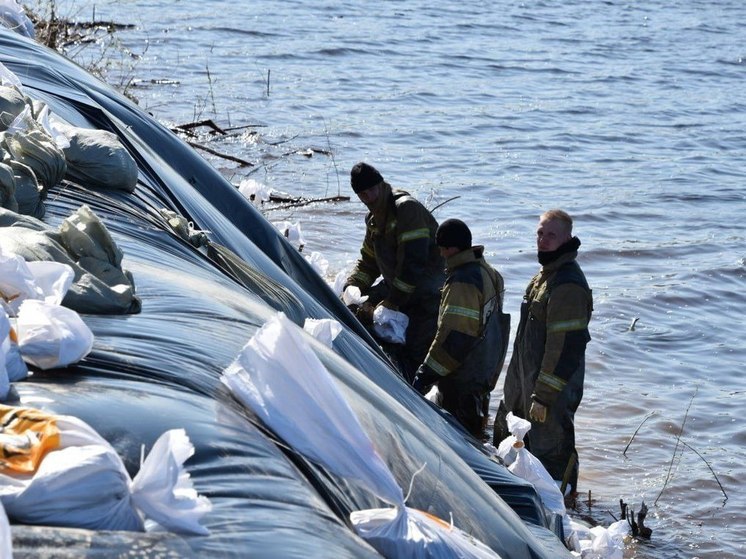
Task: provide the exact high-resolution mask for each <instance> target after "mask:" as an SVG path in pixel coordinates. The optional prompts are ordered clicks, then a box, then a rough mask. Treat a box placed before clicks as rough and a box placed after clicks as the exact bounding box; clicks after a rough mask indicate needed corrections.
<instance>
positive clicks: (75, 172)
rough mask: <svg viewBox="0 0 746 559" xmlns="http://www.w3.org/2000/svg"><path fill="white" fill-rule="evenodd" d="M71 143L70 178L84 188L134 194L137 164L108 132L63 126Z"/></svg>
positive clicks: (66, 151) (68, 153)
mask: <svg viewBox="0 0 746 559" xmlns="http://www.w3.org/2000/svg"><path fill="white" fill-rule="evenodd" d="M61 129H62V132H63V133H64V135H65V136H66V137H67V139H68V140H69V141H70V146H69V147H67V148H65V149H64V150H63V151H64V154H65V159H66V161H67V177H68V178H69V179H71V180H73V181H75V182H77V183H79V184H80V185H82V186H85V187H91V188H104V189H112V190H124V191H126V192H130V193H131V192H134V191H135V186H136V185H137V163H135V160H134V159H133V158H132V156H131V155H130V154H129V152H128V151H127V149H126V148H125V147H124V146H123V145H122V143H121V142H120V141H119V137H118V136H117V135H116V134H114V133H112V132H109V131H108V130H92V129H89V128H77V127H75V126H61Z"/></svg>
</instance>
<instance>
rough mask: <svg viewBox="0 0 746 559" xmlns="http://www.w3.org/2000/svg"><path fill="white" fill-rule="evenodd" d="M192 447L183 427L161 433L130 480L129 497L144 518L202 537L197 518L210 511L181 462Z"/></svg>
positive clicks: (210, 505)
mask: <svg viewBox="0 0 746 559" xmlns="http://www.w3.org/2000/svg"><path fill="white" fill-rule="evenodd" d="M192 455H194V446H193V445H192V443H191V441H190V440H189V437H187V434H186V431H184V429H172V430H171V431H167V432H165V433H164V434H163V435H161V436H160V437H159V438H158V440H157V441H156V442H155V444H154V445H153V448H152V449H151V451H150V452H149V453H148V456H147V458H146V459H145V461H144V462H143V464H142V465H141V466H140V471H139V472H138V473H137V475H136V476H135V479H134V480H133V481H132V488H131V490H132V499H133V501H134V503H135V506H136V507H137V508H138V509H139V510H141V511H142V512H143V513H144V514H145V516H146V517H148V518H150V519H153V520H154V521H155V522H157V523H158V525H159V526H161V527H163V528H165V529H166V530H170V531H172V532H177V533H184V534H197V535H201V536H206V535H208V534H209V533H210V532H209V530H208V529H207V528H205V527H204V526H201V525H200V523H199V521H200V519H201V518H202V517H203V516H204V515H205V514H207V513H208V512H210V511H211V510H212V504H211V503H210V501H209V500H208V499H207V497H204V496H201V495H198V494H197V491H196V490H195V489H194V486H193V485H192V480H191V478H190V477H189V473H188V472H187V471H186V470H185V469H184V467H183V465H184V462H186V461H187V459H189V458H190V457H191V456H192Z"/></svg>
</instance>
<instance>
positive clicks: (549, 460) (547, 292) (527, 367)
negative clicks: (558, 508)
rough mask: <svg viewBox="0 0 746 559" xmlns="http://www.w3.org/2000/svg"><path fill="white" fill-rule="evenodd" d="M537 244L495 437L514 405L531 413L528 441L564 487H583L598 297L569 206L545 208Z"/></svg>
mask: <svg viewBox="0 0 746 559" xmlns="http://www.w3.org/2000/svg"><path fill="white" fill-rule="evenodd" d="M536 244H537V248H538V258H539V263H540V264H541V269H540V270H539V273H538V274H536V275H535V276H534V277H533V279H532V280H531V281H530V283H529V284H528V288H527V289H526V294H525V295H524V297H523V304H522V305H521V319H520V323H519V324H518V331H517V333H516V339H515V343H514V345H513V355H512V357H511V359H510V365H509V366H508V371H507V373H506V375H505V385H504V388H503V398H504V401H503V402H501V403H500V406H499V408H498V411H497V418H496V419H495V434H494V443H495V445H498V444H499V443H500V441H501V440H502V439H504V438H505V437H506V436H507V435H508V434H509V433H507V426H506V424H505V415H506V414H507V412H510V411H512V412H513V413H514V414H515V415H517V416H520V417H522V418H526V419H530V420H531V423H532V426H531V431H530V432H529V433H528V440H527V447H528V449H529V450H530V451H531V453H532V454H533V455H534V456H536V457H537V458H538V459H539V460H540V461H541V463H542V464H543V465H544V467H545V468H546V469H547V471H548V472H549V473H550V475H551V476H552V478H553V479H554V480H557V481H560V482H561V489H562V490H563V492H565V493H567V490H570V491H572V492H577V487H578V465H579V461H578V453H577V450H576V448H575V425H574V420H575V411H576V410H577V409H578V406H579V405H580V400H581V399H582V397H583V381H584V377H585V347H586V344H587V343H588V342H589V341H590V339H591V338H590V334H589V333H588V322H589V321H590V319H591V312H592V310H593V299H592V295H591V290H590V288H589V287H588V282H587V281H586V279H585V275H584V274H583V272H582V270H581V269H580V266H579V265H578V263H577V262H576V258H577V255H578V248H579V247H580V240H579V239H578V238H577V237H573V235H572V218H571V217H570V216H569V215H568V214H567V213H566V212H564V211H562V210H549V211H547V212H544V213H543V214H542V215H541V217H540V218H539V225H538V227H537V229H536Z"/></svg>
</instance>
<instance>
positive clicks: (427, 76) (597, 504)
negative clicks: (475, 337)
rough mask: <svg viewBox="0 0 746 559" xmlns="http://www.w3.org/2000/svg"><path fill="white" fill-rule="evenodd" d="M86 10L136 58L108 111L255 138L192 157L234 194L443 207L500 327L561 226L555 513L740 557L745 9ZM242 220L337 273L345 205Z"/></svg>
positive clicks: (657, 3) (123, 2) (113, 6)
mask: <svg viewBox="0 0 746 559" xmlns="http://www.w3.org/2000/svg"><path fill="white" fill-rule="evenodd" d="M91 7H92V5H88V4H83V3H81V2H74V3H72V4H71V6H70V7H66V8H65V9H67V10H68V11H69V13H77V14H78V17H80V18H81V19H90V14H91V13H92V9H91ZM61 10H62V8H61ZM95 10H96V11H95V13H96V17H97V18H100V19H106V20H114V21H117V22H119V23H131V24H134V25H135V26H136V27H135V28H134V29H131V30H128V31H124V32H121V33H120V39H121V40H122V41H123V43H124V44H125V46H127V47H128V48H130V49H131V50H132V52H133V53H135V54H140V55H142V58H141V59H140V60H138V61H136V63H135V73H134V76H135V77H136V81H135V82H134V87H133V88H131V92H132V93H133V94H134V95H135V96H136V97H137V98H138V99H139V102H140V105H141V106H142V107H144V108H146V109H147V110H149V111H150V112H151V113H152V114H153V115H154V116H155V117H157V118H158V119H159V120H161V121H163V122H165V123H168V124H170V125H175V124H182V123H186V122H190V121H195V120H200V119H206V118H210V119H213V120H214V121H215V122H216V123H218V124H219V125H221V126H224V127H229V126H233V127H239V126H246V125H252V126H251V127H248V128H244V129H241V130H239V131H238V132H236V133H234V134H232V135H230V136H228V137H226V138H222V139H207V138H202V139H201V140H200V141H203V142H204V143H207V142H209V145H210V146H211V147H212V148H213V149H217V150H219V151H223V152H225V153H230V154H233V155H234V156H238V157H241V158H244V159H247V160H249V161H251V162H253V163H254V166H253V167H240V166H238V165H235V164H233V163H231V162H229V161H226V160H223V159H220V158H213V159H212V161H213V163H214V165H215V166H216V167H218V168H220V169H221V171H222V172H223V173H224V175H225V176H226V177H228V178H229V179H230V180H231V181H232V182H233V183H234V184H236V185H238V184H239V182H240V181H241V180H244V179H247V178H253V179H255V180H257V181H259V182H261V183H263V184H265V185H267V186H268V187H269V188H272V189H274V190H276V191H281V192H285V193H288V194H291V195H294V196H305V197H316V198H319V197H326V196H333V195H336V194H338V193H341V194H345V195H349V194H351V192H350V191H349V188H348V176H349V175H348V173H349V169H350V167H351V166H352V165H353V164H354V163H355V162H357V161H358V160H361V159H364V160H367V161H369V162H370V163H372V164H374V165H375V166H377V167H378V168H379V169H380V170H381V172H382V173H383V175H384V177H385V178H386V179H387V180H388V181H389V182H391V183H392V184H393V185H394V186H396V187H400V188H405V189H408V190H410V191H411V192H412V193H413V194H415V195H416V196H417V197H419V198H420V199H421V200H422V201H424V202H425V203H426V204H427V205H428V206H429V207H431V208H432V207H435V206H436V205H438V204H441V203H443V202H446V203H445V204H444V205H443V206H441V207H440V208H439V209H437V210H436V212H435V215H436V217H437V218H438V219H440V220H443V219H446V218H448V217H459V218H461V219H464V220H465V221H466V222H467V223H469V224H470V226H471V227H472V230H473V233H474V238H475V242H477V243H480V244H484V245H485V246H486V250H487V254H488V259H489V261H490V262H491V263H492V264H493V265H494V266H496V267H497V268H498V269H499V270H500V271H501V272H502V273H503V275H504V277H505V280H506V287H507V293H506V308H507V310H508V311H510V312H512V313H513V316H514V325H515V324H516V323H517V316H518V315H517V312H518V307H519V304H520V299H521V296H522V293H523V290H524V289H525V285H526V283H527V281H528V279H529V278H530V276H531V275H532V274H533V273H534V271H535V270H536V269H537V267H538V264H537V263H536V261H535V257H534V244H533V235H534V227H535V223H536V220H537V217H538V215H539V213H541V211H542V210H544V209H548V208H550V207H562V208H564V209H566V210H567V211H569V212H570V213H571V214H572V215H573V216H574V217H575V219H576V234H577V235H578V236H579V237H580V239H581V240H582V243H583V244H582V247H581V263H582V265H583V268H584V269H585V271H586V275H587V276H588V279H589V281H590V283H591V284H592V287H593V290H594V297H595V314H594V318H593V322H592V325H591V334H592V336H593V341H592V342H591V344H590V345H589V348H588V371H587V382H586V395H585V399H584V401H583V404H582V405H581V408H580V410H579V413H578V417H577V423H578V426H577V427H578V433H579V437H578V438H579V451H580V458H581V479H580V483H581V487H580V490H581V492H588V491H590V492H591V495H592V506H591V508H590V510H588V506H587V504H581V505H580V506H579V508H580V510H579V511H578V512H579V513H582V514H590V516H591V517H592V518H593V519H595V520H596V521H599V522H601V523H603V524H606V525H607V524H608V523H610V522H611V521H613V518H612V516H611V513H613V514H614V515H616V516H618V514H619V506H618V501H619V499H620V498H622V499H624V500H625V501H626V502H628V503H629V504H630V506H632V507H633V508H635V509H638V508H639V506H640V504H641V503H642V501H643V500H644V502H645V503H646V504H647V505H648V506H649V507H650V513H649V518H648V525H650V527H651V528H653V530H654V532H653V537H652V540H651V542H650V543H649V544H637V545H634V546H630V548H629V549H628V550H627V552H626V556H627V557H640V558H684V557H686V558H694V557H717V558H726V559H729V558H740V557H744V556H746V499H745V498H744V492H743V490H742V489H741V481H742V480H743V479H744V478H746V451H745V450H744V447H745V446H746V430H744V420H743V417H744V410H745V409H746V405H745V404H746V380H745V379H746V375H744V374H743V368H744V363H745V362H746V349H745V347H746V328H744V325H743V314H744V311H746V282H745V281H744V268H745V265H744V256H745V254H744V253H745V250H744V246H745V243H744V236H745V231H746V229H745V228H744V226H743V221H744V214H745V213H746V204H745V203H744V202H745V200H744V198H745V197H746V195H745V193H744V192H745V189H744V179H746V170H745V169H746V165H745V163H746V157H745V155H746V150H745V146H746V131H745V128H746V118H745V113H746V88H744V85H743V84H744V80H745V79H746V62H744V57H746V46H745V45H746V24H744V22H745V21H746V5H744V4H743V2H742V1H740V0H738V1H736V0H722V1H719V2H714V1H712V2H703V1H696V0H694V1H688V2H678V1H668V2H666V1H662V0H651V1H649V2H619V1H615V0H609V1H599V2H580V1H577V0H575V1H574V2H548V1H536V2H525V3H519V2H503V1H497V2H479V1H476V0H462V1H460V2H454V1H450V0H448V1H436V2H425V1H423V0H407V1H396V2H394V1H387V2H365V1H362V0H346V1H341V2H337V1H335V2H331V1H323V0H317V1H315V2H309V1H306V0H295V1H282V2H279V1H274V2H273V1H269V0H254V1H252V2H246V3H244V2H227V1H217V0H211V1H204V0H201V1H197V0H181V1H179V0H177V1H172V0H169V1H166V0H159V1H156V0H150V1H127V0H119V1H118V2H108V1H104V2H97V3H96V6H95ZM129 64H130V62H129V60H128V59H125V60H124V61H123V62H121V63H119V67H120V68H126V67H128V66H129ZM116 68H117V61H116V60H114V64H113V66H112V70H111V72H110V79H112V78H114V77H115V74H116ZM129 77H132V76H129ZM308 150H310V151H308ZM206 156H208V157H210V156H209V155H207V154H206ZM264 212H265V215H266V216H267V217H268V218H269V219H270V220H272V221H280V220H290V221H298V222H300V224H301V227H302V230H303V234H304V236H305V238H306V241H307V244H306V247H305V250H306V251H308V252H311V251H318V252H320V253H321V254H322V255H323V256H324V257H325V258H326V259H327V260H328V261H329V270H328V275H329V276H330V277H333V276H334V274H335V273H336V272H338V271H339V270H341V269H342V268H344V267H345V266H347V265H349V262H350V261H351V260H352V259H354V258H355V257H356V254H357V250H358V248H359V244H360V242H361V240H362V235H363V225H362V219H363V213H364V212H363V207H362V205H361V204H360V203H358V202H356V201H355V200H352V201H350V202H347V203H337V204H311V205H308V206H302V207H296V208H289V209H287V208H286V209H269V208H267V209H265V210H264ZM635 319H637V322H636V324H635V326H634V328H633V329H631V328H630V325H631V324H632V322H633V320H635ZM500 390H501V382H498V389H497V391H496V395H495V399H498V398H499V395H500ZM679 436H680V439H679ZM630 441H631V442H630ZM625 449H626V452H624V451H625ZM726 496H727V499H726Z"/></svg>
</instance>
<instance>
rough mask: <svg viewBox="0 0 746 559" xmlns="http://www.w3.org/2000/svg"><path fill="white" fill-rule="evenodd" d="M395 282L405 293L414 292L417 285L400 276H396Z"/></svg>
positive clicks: (395, 285)
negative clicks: (403, 279)
mask: <svg viewBox="0 0 746 559" xmlns="http://www.w3.org/2000/svg"><path fill="white" fill-rule="evenodd" d="M393 284H394V287H396V288H397V289H398V290H399V291H402V292H404V293H414V290H415V286H414V285H412V284H410V283H407V282H404V281H402V280H400V279H399V278H395V279H394V282H393Z"/></svg>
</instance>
